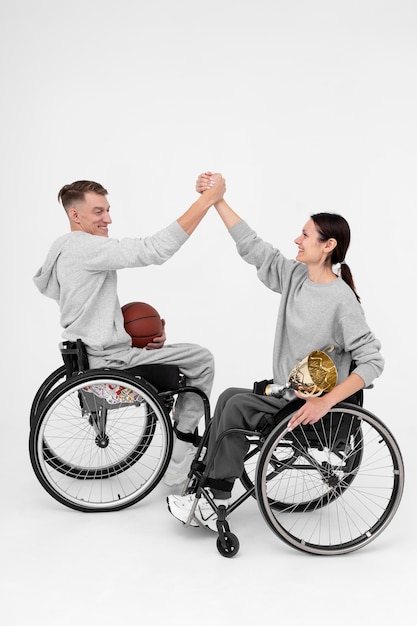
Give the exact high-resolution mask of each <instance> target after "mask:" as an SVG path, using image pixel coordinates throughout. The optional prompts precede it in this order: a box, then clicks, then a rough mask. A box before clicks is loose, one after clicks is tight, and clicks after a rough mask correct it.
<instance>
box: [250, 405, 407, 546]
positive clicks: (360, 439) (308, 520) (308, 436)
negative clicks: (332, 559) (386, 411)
mask: <svg viewBox="0 0 417 626" xmlns="http://www.w3.org/2000/svg"><path fill="white" fill-rule="evenodd" d="M321 421H322V423H321V424H320V423H317V424H316V425H315V427H314V428H312V427H311V426H307V427H304V426H299V427H297V428H296V429H294V431H292V432H290V431H288V429H287V424H288V417H286V418H285V419H284V420H282V421H281V422H280V424H279V425H278V426H277V427H276V428H275V429H274V430H273V431H272V433H271V434H270V435H269V437H268V439H267V441H266V442H265V444H264V446H263V448H262V450H261V452H260V454H259V460H258V467H257V472H256V498H257V501H258V506H259V508H260V510H261V513H262V515H263V517H264V519H265V521H266V522H267V524H268V525H269V527H270V528H271V529H272V530H273V531H274V532H275V533H276V534H277V535H278V536H279V537H280V538H281V539H282V540H283V541H284V542H286V543H287V544H288V545H290V546H292V547H294V548H297V549H299V550H302V551H304V552H309V553H312V554H320V555H330V554H344V553H347V552H352V551H353V550H357V549H358V548H361V547H363V546H365V545H367V544H368V543H369V542H370V541H372V540H373V539H375V538H376V537H377V536H378V535H379V534H380V533H381V532H382V531H383V530H384V529H385V528H386V527H387V525H388V524H389V523H390V521H391V520H392V518H393V517H394V515H395V512H396V511H397V508H398V506H399V504H400V501H401V497H402V493H403V488H404V464H403V460H402V456H401V452H400V450H399V447H398V445H397V443H396V441H395V439H394V437H393V435H392V434H391V432H390V431H389V430H388V428H387V427H386V426H385V425H384V424H383V423H382V422H381V421H380V420H379V419H378V418H377V417H375V416H374V415H372V413H370V412H369V411H366V410H365V409H363V408H360V407H357V406H355V405H350V404H343V403H341V404H340V405H337V406H336V407H334V408H333V409H332V410H331V411H330V413H329V414H328V415H327V416H326V417H325V418H323V420H321Z"/></svg>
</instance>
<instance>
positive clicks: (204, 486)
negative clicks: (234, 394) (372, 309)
mask: <svg viewBox="0 0 417 626" xmlns="http://www.w3.org/2000/svg"><path fill="white" fill-rule="evenodd" d="M61 352H62V356H63V358H64V366H62V367H60V368H58V369H57V370H55V371H54V372H53V373H52V374H51V375H50V376H49V377H48V378H47V379H46V380H45V381H44V382H43V383H42V385H41V386H40V388H39V390H38V391H37V393H36V395H35V398H34V400H33V403H32V408H31V429H30V437H29V451H30V458H31V462H32V466H33V469H34V472H35V475H36V476H37V478H38V480H39V482H40V483H41V485H42V486H43V487H44V488H45V489H46V491H47V492H48V493H49V494H50V495H51V496H52V497H53V498H55V499H56V500H57V501H59V502H61V503H62V504H64V505H66V506H68V507H70V508H73V509H76V510H79V511H85V512H97V511H115V510H120V509H123V508H126V507H128V506H132V505H133V504H136V503H137V502H139V501H140V500H141V499H143V498H144V497H146V496H147V495H148V494H149V493H150V492H151V491H152V490H153V489H154V488H155V487H156V486H157V484H158V483H159V482H160V480H161V478H162V477H163V475H164V473H165V471H166V468H167V466H168V463H169V460H170V457H171V452H172V445H173V424H172V420H171V418H170V413H171V410H172V408H173V406H174V403H175V397H176V396H177V395H178V394H182V393H196V394H198V395H199V396H200V397H201V399H202V402H203V407H204V420H205V431H204V433H203V435H202V436H201V437H200V438H199V443H198V446H197V448H196V454H195V458H194V461H193V463H192V465H191V469H190V472H189V477H188V480H187V483H186V485H185V488H184V492H183V493H184V494H185V493H194V494H195V496H196V498H195V502H194V506H193V508H192V510H191V512H190V515H189V518H188V520H187V522H186V524H185V525H186V526H189V525H190V523H191V521H192V520H195V521H197V522H198V519H197V518H196V517H195V508H196V506H197V504H198V500H199V498H200V497H201V496H203V495H204V497H205V498H206V499H207V501H208V502H209V503H210V505H211V507H212V508H213V511H215V513H216V515H217V530H218V537H217V543H216V545H217V549H218V551H219V552H220V554H222V555H223V556H225V557H228V558H230V557H233V556H235V555H236V554H237V552H238V551H239V540H238V538H237V536H236V535H235V534H234V533H232V532H231V531H230V526H229V522H228V518H229V517H230V515H231V514H232V513H233V511H235V510H236V509H237V508H238V507H239V506H240V505H241V504H242V503H243V502H245V501H246V500H247V499H248V498H250V497H255V498H256V500H257V504H258V506H259V509H260V511H261V514H262V517H263V518H264V520H265V521H266V523H267V525H268V526H269V527H270V529H271V530H272V531H273V532H274V533H275V534H276V535H278V537H279V538H280V539H281V540H282V541H284V542H285V543H286V544H287V545H289V546H291V547H293V548H296V549H298V550H301V551H303V552H307V553H310V554H317V555H338V554H345V553H348V552H352V551H354V550H357V549H359V548H361V547H363V546H365V545H367V544H368V543H370V542H371V541H373V540H374V539H375V538H376V537H377V536H379V535H380V534H381V532H382V531H383V530H384V529H385V528H386V527H387V526H388V524H389V523H390V522H391V520H392V519H393V517H394V515H395V513H396V511H397V509H398V506H399V504H400V501H401V497H402V493H403V489H404V464H403V459H402V455H401V451H400V449H399V447H398V444H397V442H396V440H395V438H394V436H393V435H392V433H391V432H390V430H389V429H388V428H387V427H386V426H385V425H384V424H383V422H382V421H381V420H380V419H379V418H377V417H376V416H375V415H373V414H372V413H370V412H369V411H367V410H365V409H364V408H363V406H362V397H363V396H362V393H361V394H360V395H359V398H358V404H354V403H351V402H343V403H340V404H338V405H336V406H335V407H333V409H332V410H331V411H330V412H329V413H328V414H327V415H326V416H325V417H324V418H323V419H322V420H320V421H319V422H317V423H316V424H315V425H308V426H298V427H297V428H296V429H294V431H289V430H288V428H287V424H288V421H289V419H290V417H291V415H292V414H293V413H294V412H295V411H296V410H297V409H298V408H299V406H300V405H301V404H302V401H301V400H294V401H292V402H290V403H288V405H287V406H285V407H284V408H282V409H280V410H279V411H277V416H276V425H275V426H274V427H273V428H271V430H270V432H269V433H267V434H266V433H264V432H260V431H256V432H254V431H248V430H242V429H230V430H228V431H226V432H224V433H222V435H221V436H220V437H219V438H218V439H217V441H216V445H215V449H214V450H213V452H212V454H211V456H210V458H206V456H207V455H206V454H205V452H206V450H207V446H208V438H209V435H210V426H211V419H210V403H209V400H208V398H207V396H206V395H205V394H204V393H203V392H202V391H201V390H200V389H198V388H195V387H191V386H187V385H185V384H184V379H183V377H182V376H181V374H180V373H179V370H178V368H176V367H175V366H170V365H163V366H159V369H158V370H157V371H152V366H150V365H145V366H141V367H140V368H130V370H115V369H100V370H90V369H88V359H87V355H86V352H85V347H84V345H83V344H82V342H81V341H80V340H77V342H74V343H71V342H66V343H65V344H61ZM147 374H148V375H151V376H150V377H151V378H152V383H151V382H149V380H148V379H147V378H146V375H147ZM63 379H64V380H63ZM62 381H63V382H62ZM103 393H104V395H105V394H106V393H107V395H108V397H107V398H105V397H102V395H103ZM117 393H119V395H117ZM115 394H116V395H115ZM230 436H239V437H245V438H246V439H247V442H248V454H247V455H246V459H245V469H244V472H243V474H242V476H241V477H240V482H241V485H242V486H243V488H244V492H243V494H241V495H239V496H237V497H236V498H234V499H233V500H232V502H231V503H230V504H229V505H228V506H227V507H226V506H222V505H220V506H218V505H216V503H215V502H214V500H213V498H212V495H211V492H210V479H209V474H210V470H211V468H212V465H213V462H214V458H215V455H216V454H217V452H218V450H219V447H220V445H221V442H222V440H223V438H224V437H230Z"/></svg>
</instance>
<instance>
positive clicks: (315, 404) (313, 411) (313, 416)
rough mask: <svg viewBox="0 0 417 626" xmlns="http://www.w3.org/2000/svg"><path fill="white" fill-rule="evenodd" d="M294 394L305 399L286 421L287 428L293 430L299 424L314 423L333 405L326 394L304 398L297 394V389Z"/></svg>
mask: <svg viewBox="0 0 417 626" xmlns="http://www.w3.org/2000/svg"><path fill="white" fill-rule="evenodd" d="M295 395H296V396H297V398H300V399H301V400H305V403H304V404H303V406H302V407H300V408H299V409H298V411H296V412H295V413H294V415H293V416H292V418H291V419H290V421H289V422H288V429H289V430H293V429H294V428H296V427H297V426H299V425H300V424H303V425H304V426H305V425H306V424H315V423H316V422H318V421H319V420H320V419H321V418H322V417H324V416H325V415H326V413H328V412H329V411H330V409H331V408H332V406H333V403H332V402H329V399H328V397H327V395H326V394H324V395H323V396H320V397H319V398H305V397H304V396H302V395H301V394H299V393H298V391H296V392H295Z"/></svg>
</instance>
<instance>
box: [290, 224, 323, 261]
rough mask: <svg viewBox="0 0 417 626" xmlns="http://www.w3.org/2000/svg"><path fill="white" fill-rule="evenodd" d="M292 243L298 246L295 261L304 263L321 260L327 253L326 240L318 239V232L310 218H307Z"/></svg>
mask: <svg viewBox="0 0 417 626" xmlns="http://www.w3.org/2000/svg"><path fill="white" fill-rule="evenodd" d="M294 243H295V244H296V245H297V246H298V254H297V256H296V257H295V259H296V261H300V262H301V263H305V264H306V265H308V264H310V263H320V262H323V261H324V260H325V259H326V257H327V255H328V250H327V249H326V244H327V242H326V241H320V239H319V233H318V231H317V228H316V225H315V223H314V222H313V220H312V219H309V220H308V222H307V223H306V224H305V226H304V227H303V230H302V233H301V235H300V236H299V237H297V239H294Z"/></svg>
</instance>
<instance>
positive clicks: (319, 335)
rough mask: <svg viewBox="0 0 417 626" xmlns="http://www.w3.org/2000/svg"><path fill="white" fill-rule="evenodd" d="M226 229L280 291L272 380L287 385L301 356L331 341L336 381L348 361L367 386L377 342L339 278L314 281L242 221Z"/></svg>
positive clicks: (378, 361) (376, 370)
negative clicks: (353, 364)
mask: <svg viewBox="0 0 417 626" xmlns="http://www.w3.org/2000/svg"><path fill="white" fill-rule="evenodd" d="M229 232H230V234H231V236H232V237H233V239H234V240H235V242H236V245H237V251H238V253H239V254H240V256H241V257H242V258H243V259H244V260H245V261H247V263H250V264H252V265H254V266H255V267H256V269H257V273H258V277H259V279H260V280H261V281H262V282H263V283H264V284H265V285H266V286H267V287H269V289H272V291H276V292H277V293H279V294H281V298H280V305H279V311H278V319H277V325H276V332H275V342H274V348H273V376H274V382H276V383H278V384H285V383H286V382H287V380H288V375H289V373H290V372H291V370H292V369H293V367H294V366H295V365H296V364H297V363H298V362H299V361H300V360H302V359H303V358H304V357H306V356H307V355H308V354H309V353H310V352H312V351H313V350H323V349H324V348H326V347H327V346H329V345H333V346H334V351H333V352H332V353H331V354H330V356H331V358H332V360H333V361H334V363H335V365H336V368H337V371H338V380H339V382H341V381H342V380H344V379H345V378H347V376H348V375H349V368H350V364H351V361H352V360H353V361H355V364H356V367H355V370H354V372H355V373H356V374H358V375H359V376H360V377H361V378H362V379H363V380H364V382H365V386H367V385H369V384H371V382H372V381H373V380H374V379H375V378H376V377H378V376H379V375H380V374H381V373H382V371H383V368H384V359H383V357H382V355H381V353H380V347H381V346H380V342H379V341H378V339H376V337H375V336H374V334H373V333H372V331H371V330H370V328H369V327H368V325H367V323H366V320H365V315H364V311H363V308H362V306H361V305H360V304H359V302H358V301H357V299H356V296H355V294H354V293H353V291H352V289H351V288H350V287H349V285H347V283H345V281H344V280H343V279H342V278H337V279H335V280H333V281H331V282H329V283H326V284H318V283H314V282H312V281H311V280H310V279H309V278H308V272H307V267H306V266H305V265H304V264H303V263H299V262H298V261H295V260H291V259H287V258H285V257H284V256H283V255H282V254H281V252H280V251H279V250H277V249H276V248H274V247H273V246H272V245H271V244H269V243H266V242H264V241H263V240H262V239H260V238H259V237H258V236H257V235H256V233H255V232H254V231H253V230H252V229H251V228H250V227H249V226H248V225H247V224H246V223H245V222H243V221H241V222H238V223H237V224H235V225H234V226H233V227H232V228H231V229H230V231H229Z"/></svg>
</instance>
